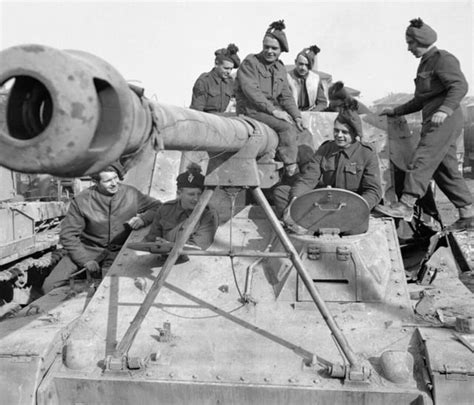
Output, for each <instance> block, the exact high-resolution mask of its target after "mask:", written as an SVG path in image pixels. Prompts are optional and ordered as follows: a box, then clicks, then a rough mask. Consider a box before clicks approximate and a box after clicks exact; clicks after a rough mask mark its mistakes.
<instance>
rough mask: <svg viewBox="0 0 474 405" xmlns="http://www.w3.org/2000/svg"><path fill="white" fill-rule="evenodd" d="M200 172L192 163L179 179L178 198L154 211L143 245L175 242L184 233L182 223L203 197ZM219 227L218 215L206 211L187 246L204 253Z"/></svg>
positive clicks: (202, 181) (209, 210)
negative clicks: (146, 242)
mask: <svg viewBox="0 0 474 405" xmlns="http://www.w3.org/2000/svg"><path fill="white" fill-rule="evenodd" d="M200 171H201V168H200V167H199V165H197V164H195V163H191V165H190V166H188V169H187V171H186V172H184V173H181V174H180V175H179V176H178V178H177V180H176V183H177V186H178V198H177V199H175V200H172V201H167V202H165V203H164V204H163V205H162V206H161V207H160V208H159V209H158V210H157V212H156V214H155V218H154V220H153V223H152V225H151V228H150V232H149V233H148V235H147V236H146V237H145V241H148V242H154V241H155V240H156V238H157V237H159V238H163V239H166V240H168V241H170V242H175V241H176V239H177V238H178V235H179V233H180V232H182V230H183V223H184V221H185V220H186V219H187V218H188V217H189V216H190V215H191V213H192V211H193V209H194V207H195V206H196V204H197V203H198V201H199V197H200V196H201V194H202V190H203V188H204V176H203V175H202V174H201V173H200ZM218 223H219V219H218V216H217V212H216V211H215V210H214V209H213V208H211V207H209V206H208V207H206V208H205V210H204V212H203V214H202V215H201V218H200V219H199V222H198V224H197V225H196V228H195V229H194V231H193V233H192V234H191V236H190V237H189V239H188V241H187V243H189V244H192V245H196V246H199V247H200V248H201V249H207V248H208V247H209V246H211V244H212V242H213V241H214V236H215V234H216V231H217V226H218Z"/></svg>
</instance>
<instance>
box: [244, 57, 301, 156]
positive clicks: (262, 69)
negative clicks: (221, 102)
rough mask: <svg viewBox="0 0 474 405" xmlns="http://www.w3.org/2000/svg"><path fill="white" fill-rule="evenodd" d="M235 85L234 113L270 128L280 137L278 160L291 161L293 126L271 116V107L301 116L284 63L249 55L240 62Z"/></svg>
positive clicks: (294, 137)
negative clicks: (267, 61) (269, 61)
mask: <svg viewBox="0 0 474 405" xmlns="http://www.w3.org/2000/svg"><path fill="white" fill-rule="evenodd" d="M236 84H237V85H236V101H237V114H244V115H247V116H249V117H251V118H255V119H256V120H258V121H261V122H263V123H265V124H267V125H268V126H269V127H271V128H273V129H274V130H275V131H276V132H277V134H278V137H279V138H280V143H279V146H278V153H279V155H280V158H281V160H282V161H283V162H284V163H286V164H291V163H295V162H296V156H297V153H298V151H297V145H296V137H297V128H296V126H295V125H294V124H290V123H288V122H286V121H284V120H281V119H278V118H275V117H274V116H273V115H272V112H273V111H274V110H284V111H286V112H287V113H288V114H289V115H290V116H291V117H292V118H293V119H296V118H301V113H300V111H299V110H298V107H297V106H296V103H295V100H294V98H293V95H292V94H291V91H290V88H289V85H288V78H287V73H286V69H285V66H284V64H283V63H282V62H281V61H279V60H277V61H276V62H273V63H270V64H268V63H266V62H265V60H264V58H263V56H262V54H255V55H254V54H251V55H249V56H247V57H246V58H245V59H244V61H243V62H242V64H241V65H240V67H239V70H238V71H237V83H236Z"/></svg>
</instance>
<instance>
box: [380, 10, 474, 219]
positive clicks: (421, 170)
mask: <svg viewBox="0 0 474 405" xmlns="http://www.w3.org/2000/svg"><path fill="white" fill-rule="evenodd" d="M405 34H406V35H405V37H406V42H407V44H408V51H409V52H411V53H412V54H413V55H414V56H415V57H416V58H420V59H421V60H420V64H419V66H418V71H417V75H416V79H415V95H414V97H413V99H411V100H410V101H408V102H407V103H405V104H402V105H400V106H398V107H396V108H394V109H392V108H388V109H385V110H384V111H382V115H388V116H400V115H405V114H411V113H413V112H416V111H420V110H421V111H422V115H423V124H422V128H421V139H420V142H419V144H418V146H417V148H416V150H415V152H414V154H413V158H412V161H411V164H410V167H411V168H410V170H408V171H407V172H406V174H405V180H404V185H403V194H402V196H401V198H400V201H399V202H397V203H394V204H392V205H391V206H383V205H381V206H378V207H377V210H378V211H380V212H382V213H384V214H386V215H389V216H392V217H395V218H403V219H405V220H407V221H409V220H411V218H412V217H413V207H414V205H415V203H416V201H417V200H418V199H419V198H421V197H423V196H424V195H425V194H426V191H427V189H428V185H429V182H430V180H431V179H432V178H433V179H434V180H435V182H436V184H437V185H438V187H439V188H440V189H441V191H442V192H443V193H444V194H445V195H446V196H447V197H448V198H449V200H450V201H451V202H452V203H453V204H454V206H455V207H456V208H458V210H459V219H458V221H456V223H455V227H465V226H470V224H471V222H472V220H473V215H474V213H473V210H472V196H471V193H470V192H469V189H468V188H467V185H466V182H465V181H464V178H463V176H462V174H461V173H460V172H459V170H458V163H457V158H456V139H457V138H458V136H459V135H460V133H461V128H462V126H463V115H462V111H461V107H460V102H461V100H462V98H463V97H464V96H465V94H466V93H467V90H468V85H467V82H466V79H465V77H464V75H463V73H462V72H461V68H460V66H459V61H458V60H457V59H456V57H454V56H453V55H452V54H450V53H449V52H447V51H444V50H441V49H438V48H436V46H434V43H435V41H436V39H437V35H436V32H435V31H434V30H433V29H432V28H431V27H430V26H429V25H428V24H426V23H424V22H423V21H422V20H421V19H419V18H418V19H415V20H411V21H410V25H409V27H408V28H407V30H406V33H405Z"/></svg>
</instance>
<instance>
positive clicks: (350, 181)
mask: <svg viewBox="0 0 474 405" xmlns="http://www.w3.org/2000/svg"><path fill="white" fill-rule="evenodd" d="M351 107H352V109H350V108H345V109H344V110H342V111H341V112H340V113H339V115H338V116H337V118H336V120H335V121H334V140H332V141H326V142H324V143H323V144H321V146H320V147H319V149H318V150H317V151H316V153H314V155H313V156H312V157H311V159H310V160H309V162H307V163H306V164H305V165H304V166H303V167H302V169H301V173H300V174H298V175H297V176H296V179H295V181H294V182H293V184H292V185H291V186H288V185H282V186H279V187H276V188H275V190H274V193H273V195H274V200H275V207H276V210H277V214H280V215H281V213H282V212H283V210H284V209H285V207H288V205H289V203H290V202H291V201H293V200H294V199H295V198H297V197H299V196H300V195H302V194H304V193H306V192H308V191H311V190H313V189H314V188H317V187H328V186H330V187H337V188H342V189H345V190H349V191H353V192H354V193H357V194H359V195H360V196H361V197H362V198H364V200H365V201H366V202H367V205H368V206H369V208H370V209H372V208H374V207H375V206H376V205H377V204H378V202H379V201H380V198H381V197H382V186H381V183H380V169H379V164H378V159H377V154H376V153H375V151H374V150H373V149H372V147H371V146H369V145H366V144H364V143H362V142H360V138H361V137H362V122H361V119H360V117H359V115H358V114H357V102H356V101H355V102H354V103H353V105H352V106H351Z"/></svg>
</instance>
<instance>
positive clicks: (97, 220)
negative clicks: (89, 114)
mask: <svg viewBox="0 0 474 405" xmlns="http://www.w3.org/2000/svg"><path fill="white" fill-rule="evenodd" d="M122 173H123V172H122V167H121V165H120V164H119V163H115V164H112V165H110V166H108V167H106V168H105V169H103V170H101V171H100V172H99V173H97V174H94V175H92V176H91V178H92V180H93V181H94V183H95V184H94V185H93V186H92V187H90V188H88V189H87V190H84V191H82V192H81V193H79V194H78V195H77V196H75V197H74V199H73V200H72V201H71V204H70V206H69V209H68V212H67V214H66V216H65V217H64V220H63V222H62V223H61V232H60V234H59V241H60V243H61V245H63V247H64V249H65V250H66V252H67V255H66V256H64V257H63V258H62V259H61V261H60V262H59V263H58V264H57V265H56V267H55V268H54V269H53V270H52V271H51V273H50V274H49V275H48V277H47V278H46V279H45V281H44V283H43V291H44V292H45V293H47V292H49V291H50V290H52V289H53V288H55V287H59V286H62V285H64V284H66V283H67V282H68V280H69V277H70V275H71V274H72V273H74V272H76V271H77V270H78V269H81V268H84V269H86V270H88V271H90V272H91V273H99V272H100V270H102V273H105V272H106V271H107V270H108V268H109V267H110V266H111V265H112V262H113V261H114V259H115V257H116V256H117V254H118V252H119V251H120V249H121V247H122V246H123V244H124V243H125V241H126V239H127V237H128V236H129V234H130V232H131V230H132V229H139V228H142V227H144V226H146V225H149V224H150V223H151V221H152V220H153V216H154V213H155V210H156V209H157V208H158V207H159V206H160V205H161V203H160V202H159V201H157V200H155V199H154V198H152V197H149V196H147V195H145V194H143V193H141V192H140V191H138V190H137V189H136V188H135V187H133V186H129V185H125V184H120V180H121V179H122Z"/></svg>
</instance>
